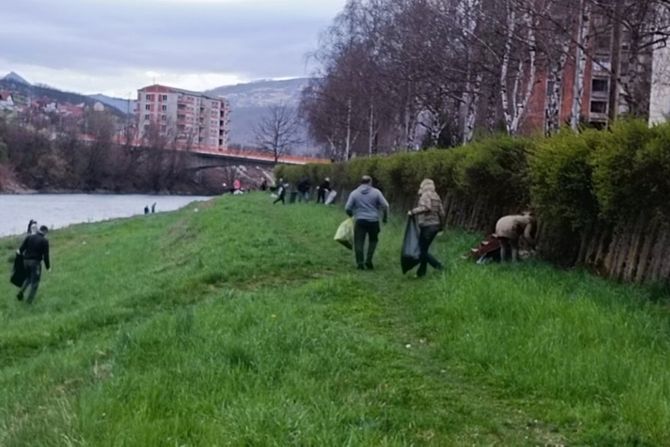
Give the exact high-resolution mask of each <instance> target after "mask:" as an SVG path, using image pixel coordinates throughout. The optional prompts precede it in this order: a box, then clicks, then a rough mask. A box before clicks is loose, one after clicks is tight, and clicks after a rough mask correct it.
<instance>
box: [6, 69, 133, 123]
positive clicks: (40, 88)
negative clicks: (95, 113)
mask: <svg viewBox="0 0 670 447" xmlns="http://www.w3.org/2000/svg"><path fill="white" fill-rule="evenodd" d="M0 89H6V90H9V91H11V92H12V93H14V96H15V100H16V102H18V103H19V104H20V103H25V102H27V101H28V100H29V99H47V100H49V101H53V102H56V103H61V104H63V103H68V104H82V103H83V104H86V105H87V106H91V107H92V106H93V105H94V104H95V103H96V101H97V99H95V98H92V97H89V96H86V95H81V94H79V93H73V92H65V91H62V90H59V89H57V88H54V87H50V86H48V85H43V84H30V83H29V82H28V81H26V80H25V79H23V78H22V77H21V76H19V75H17V74H16V73H14V72H11V73H9V74H8V75H6V76H4V77H3V78H2V79H0ZM108 110H109V111H110V112H112V113H113V114H114V115H116V116H119V117H123V116H125V114H124V112H121V111H120V110H117V109H116V108H115V107H110V108H109V109H108Z"/></svg>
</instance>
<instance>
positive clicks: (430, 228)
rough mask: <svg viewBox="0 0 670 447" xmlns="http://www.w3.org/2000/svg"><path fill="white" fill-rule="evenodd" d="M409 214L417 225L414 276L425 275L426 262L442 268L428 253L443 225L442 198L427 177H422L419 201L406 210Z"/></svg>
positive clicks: (438, 268)
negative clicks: (419, 253)
mask: <svg viewBox="0 0 670 447" xmlns="http://www.w3.org/2000/svg"><path fill="white" fill-rule="evenodd" d="M407 214H408V215H409V216H416V221H417V225H418V226H419V249H420V251H421V255H420V257H419V270H417V272H416V276H418V277H419V278H422V277H424V276H426V271H427V269H428V264H430V265H431V266H432V267H433V268H434V269H436V270H443V268H444V267H443V266H442V263H441V262H440V261H438V260H437V259H435V257H434V256H433V255H431V254H430V245H431V244H432V243H433V240H435V236H437V233H439V232H440V231H442V228H443V227H444V220H445V213H444V205H442V199H441V198H440V196H439V195H438V194H437V192H436V191H435V183H434V182H433V181H432V180H431V179H429V178H427V179H423V181H422V182H421V185H420V186H419V202H418V203H417V206H416V208H414V209H412V210H411V211H408V212H407Z"/></svg>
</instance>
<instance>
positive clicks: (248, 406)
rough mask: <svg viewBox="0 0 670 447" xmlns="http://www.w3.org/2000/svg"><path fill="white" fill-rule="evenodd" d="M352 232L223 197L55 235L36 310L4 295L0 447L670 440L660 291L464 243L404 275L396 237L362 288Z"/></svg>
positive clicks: (293, 210)
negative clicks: (422, 270)
mask: <svg viewBox="0 0 670 447" xmlns="http://www.w3.org/2000/svg"><path fill="white" fill-rule="evenodd" d="M196 207H197V208H199V210H198V212H196V210H195V208H196ZM342 218H343V215H342V213H341V211H340V210H337V209H327V208H325V207H317V206H314V205H295V206H285V207H282V206H280V205H277V206H274V207H273V206H271V205H270V203H269V199H268V198H267V197H265V196H260V195H256V196H247V197H233V196H228V197H224V198H222V199H219V200H218V201H216V202H215V203H209V204H206V205H203V204H200V205H192V206H190V207H189V208H187V209H185V210H183V211H180V212H177V213H171V214H159V215H153V216H148V217H144V216H143V217H141V218H136V219H127V220H120V221H113V222H107V223H100V224H94V225H81V226H76V227H73V228H71V229H68V230H63V231H58V232H54V233H53V234H52V235H51V240H52V247H53V248H52V251H53V253H54V254H53V258H54V269H53V272H51V273H45V278H44V281H43V284H42V289H41V291H40V294H39V296H38V302H37V304H36V305H35V306H33V307H27V306H25V305H22V304H21V303H18V302H16V300H15V299H14V293H15V289H12V287H11V285H10V284H9V283H8V282H2V283H0V294H1V295H2V296H5V297H6V299H4V300H3V301H2V302H1V303H0V365H1V369H0V445H3V446H5V445H6V446H15V445H17V446H18V445H31V446H32V445H96V446H97V445H319V446H320V445H409V444H418V445H472V444H475V445H490V444H500V445H536V444H561V443H570V444H589V445H622V444H631V445H635V444H638V445H639V444H649V445H668V444H670V355H669V354H670V334H669V325H668V323H669V321H670V320H669V317H668V315H667V313H666V312H665V310H664V308H663V307H662V306H661V305H657V304H648V303H649V298H650V297H652V298H653V296H652V295H653V290H650V289H643V288H636V287H632V286H621V285H614V284H611V283H608V282H605V281H602V280H599V279H596V278H593V277H590V276H588V275H585V274H582V273H579V272H570V273H568V272H560V271H556V270H554V269H552V268H550V267H547V266H545V265H541V264H530V263H528V264H524V265H515V266H497V265H494V266H486V267H483V266H476V265H473V264H471V263H469V262H466V261H463V260H461V259H460V255H461V253H463V252H465V251H466V250H467V248H468V247H469V246H470V244H472V242H473V241H474V240H475V239H474V238H473V237H472V236H467V235H464V234H461V233H450V234H448V235H446V236H443V237H442V238H440V239H438V241H437V243H436V245H435V248H434V250H435V251H436V253H437V254H438V257H440V258H442V259H445V260H447V263H446V264H447V272H446V273H445V274H444V275H439V274H435V273H434V272H433V273H432V274H430V275H429V276H428V277H427V278H426V279H424V280H422V281H419V280H417V279H414V278H412V277H411V276H409V275H408V276H405V277H403V276H401V274H400V272H399V265H398V250H399V244H400V238H401V232H402V224H401V222H400V221H396V222H393V223H392V224H391V225H389V226H388V227H386V228H385V229H384V230H383V233H382V242H381V248H380V252H379V255H378V262H377V266H378V269H377V271H375V272H357V271H355V270H354V269H353V268H352V261H351V254H350V252H347V251H346V250H345V249H343V248H342V247H340V246H338V245H337V244H336V243H334V242H333V241H332V239H331V237H332V233H333V232H334V230H335V228H336V226H337V224H338V223H339V222H340V221H341V220H342ZM15 245H16V241H13V240H9V239H4V240H1V241H0V250H2V252H1V253H2V256H3V259H5V258H8V257H9V256H10V254H11V251H12V249H13V248H14V247H15ZM7 266H9V264H7Z"/></svg>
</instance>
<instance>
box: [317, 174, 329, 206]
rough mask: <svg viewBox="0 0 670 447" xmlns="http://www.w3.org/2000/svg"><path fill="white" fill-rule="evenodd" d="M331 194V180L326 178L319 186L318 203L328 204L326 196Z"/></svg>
mask: <svg viewBox="0 0 670 447" xmlns="http://www.w3.org/2000/svg"><path fill="white" fill-rule="evenodd" d="M329 192H330V179H329V178H328V177H326V178H325V180H324V181H323V182H321V184H320V185H319V194H318V195H317V199H316V203H326V196H327V195H328V193H329Z"/></svg>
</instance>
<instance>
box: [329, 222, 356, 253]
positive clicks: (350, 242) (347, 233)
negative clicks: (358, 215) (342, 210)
mask: <svg viewBox="0 0 670 447" xmlns="http://www.w3.org/2000/svg"><path fill="white" fill-rule="evenodd" d="M333 239H335V240H336V241H337V242H339V243H340V244H342V245H344V246H345V247H347V248H348V249H349V250H351V249H352V248H354V219H352V218H349V219H347V220H345V221H344V222H342V223H341V224H340V226H339V227H337V231H336V232H335V237H334V238H333Z"/></svg>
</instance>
